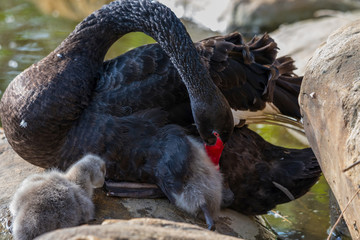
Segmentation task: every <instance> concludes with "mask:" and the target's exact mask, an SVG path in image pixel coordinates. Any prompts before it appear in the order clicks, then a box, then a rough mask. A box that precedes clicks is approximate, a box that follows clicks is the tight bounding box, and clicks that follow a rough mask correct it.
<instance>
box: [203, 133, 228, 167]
mask: <svg viewBox="0 0 360 240" xmlns="http://www.w3.org/2000/svg"><path fill="white" fill-rule="evenodd" d="M214 135H215V136H216V143H215V144H214V145H211V146H210V145H207V144H204V145H205V150H206V153H207V154H208V156H209V157H210V159H211V161H212V162H213V163H214V165H215V166H216V167H217V168H219V161H220V157H221V153H222V151H223V149H224V143H223V141H221V139H220V136H219V134H218V133H217V132H214Z"/></svg>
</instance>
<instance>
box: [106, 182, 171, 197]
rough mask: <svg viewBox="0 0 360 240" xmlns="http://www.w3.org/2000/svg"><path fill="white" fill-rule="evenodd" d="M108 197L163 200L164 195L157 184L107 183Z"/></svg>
mask: <svg viewBox="0 0 360 240" xmlns="http://www.w3.org/2000/svg"><path fill="white" fill-rule="evenodd" d="M104 189H105V191H106V195H107V196H114V197H124V198H125V197H129V198H162V197H165V195H164V193H163V192H162V191H161V190H160V188H158V187H157V186H156V185H155V184H149V183H133V182H111V181H105V184H104Z"/></svg>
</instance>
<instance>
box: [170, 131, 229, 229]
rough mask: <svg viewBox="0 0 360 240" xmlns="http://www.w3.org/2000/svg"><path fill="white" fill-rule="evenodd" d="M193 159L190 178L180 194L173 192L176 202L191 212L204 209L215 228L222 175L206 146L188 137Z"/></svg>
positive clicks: (209, 221)
mask: <svg viewBox="0 0 360 240" xmlns="http://www.w3.org/2000/svg"><path fill="white" fill-rule="evenodd" d="M188 139H189V141H190V143H191V148H192V151H191V152H192V153H193V159H192V161H190V166H189V167H190V171H189V176H188V179H187V181H186V183H185V185H184V187H183V191H182V192H181V193H180V194H175V193H174V194H173V197H174V199H175V204H176V205H177V206H178V207H180V208H182V209H184V210H185V211H187V212H189V213H196V212H199V211H202V212H203V213H204V216H205V220H206V223H207V225H208V228H209V229H214V223H213V218H215V217H216V216H217V214H218V212H219V211H220V206H221V200H222V176H221V174H220V172H219V171H218V170H217V169H216V167H215V165H214V164H213V163H212V162H211V160H210V158H209V157H208V155H207V154H206V152H205V149H204V146H203V145H202V144H200V143H199V142H197V141H196V140H194V139H193V138H191V137H188Z"/></svg>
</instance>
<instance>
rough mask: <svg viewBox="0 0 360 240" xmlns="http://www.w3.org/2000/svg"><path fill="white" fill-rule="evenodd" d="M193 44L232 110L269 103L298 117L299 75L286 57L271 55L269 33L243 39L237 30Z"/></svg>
mask: <svg viewBox="0 0 360 240" xmlns="http://www.w3.org/2000/svg"><path fill="white" fill-rule="evenodd" d="M196 48H197V50H198V52H200V53H201V55H202V56H203V58H204V59H205V62H207V64H208V66H209V69H210V73H211V76H212V78H213V81H214V82H215V83H216V84H217V86H218V87H219V88H220V89H221V91H222V92H223V94H224V95H225V97H226V99H227V100H228V101H229V104H230V106H231V108H233V109H234V110H243V111H248V110H250V111H259V110H263V109H264V108H265V107H266V104H267V103H271V104H273V105H274V106H275V107H276V108H277V109H278V113H280V114H285V115H289V116H290V117H294V118H300V117H301V116H300V108H299V105H298V101H297V98H298V95H299V91H300V84H301V81H302V77H298V76H296V75H295V74H294V73H293V70H295V69H296V68H295V66H294V61H293V60H292V59H291V58H290V57H281V58H278V59H275V58H276V54H277V45H276V43H275V42H274V40H273V39H272V38H271V37H269V35H267V34H264V35H263V36H262V37H254V38H253V39H252V40H251V41H249V42H247V43H245V41H244V40H243V37H242V36H241V34H239V33H232V34H229V35H227V36H219V37H211V38H208V39H205V40H202V41H200V42H199V43H196Z"/></svg>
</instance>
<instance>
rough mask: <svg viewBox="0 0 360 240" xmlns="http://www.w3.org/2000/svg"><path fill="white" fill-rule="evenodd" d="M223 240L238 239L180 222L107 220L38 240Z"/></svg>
mask: <svg viewBox="0 0 360 240" xmlns="http://www.w3.org/2000/svg"><path fill="white" fill-rule="evenodd" d="M220 238H221V239H223V240H236V239H239V238H234V237H229V236H224V235H220V234H218V233H215V232H211V231H209V230H206V229H204V228H201V227H198V226H194V225H191V224H188V223H178V222H173V221H168V220H163V219H154V218H139V219H132V220H128V221H126V220H115V221H106V222H104V224H103V225H95V226H81V227H76V228H66V229H63V230H57V231H53V232H50V233H47V234H44V235H42V236H40V237H38V238H36V240H52V239H58V240H67V239H73V240H75V239H79V240H80V239H81V240H93V239H96V240H101V239H103V240H105V239H106V240H127V239H134V240H135V239H136V240H146V239H167V240H175V239H189V240H190V239H191V240H196V239H199V240H200V239H209V240H211V239H214V240H215V239H220Z"/></svg>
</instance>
